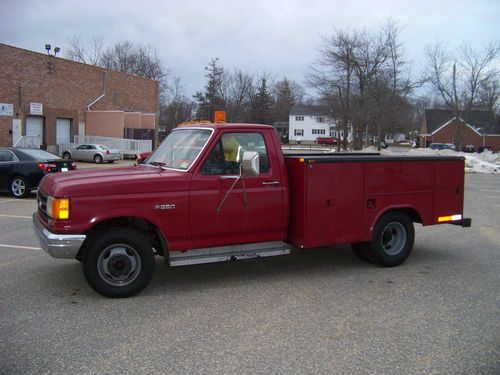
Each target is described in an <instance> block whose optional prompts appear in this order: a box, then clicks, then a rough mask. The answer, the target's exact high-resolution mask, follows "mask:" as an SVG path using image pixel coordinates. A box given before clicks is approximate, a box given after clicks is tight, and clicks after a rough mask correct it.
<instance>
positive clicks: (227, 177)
mask: <svg viewBox="0 0 500 375" xmlns="http://www.w3.org/2000/svg"><path fill="white" fill-rule="evenodd" d="M239 178H240V176H228V175H225V176H224V175H223V176H220V179H221V180H237V179H239Z"/></svg>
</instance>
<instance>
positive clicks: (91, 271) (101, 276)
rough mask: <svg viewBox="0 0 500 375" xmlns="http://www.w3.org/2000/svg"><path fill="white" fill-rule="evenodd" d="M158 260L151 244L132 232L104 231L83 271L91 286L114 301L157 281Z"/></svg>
mask: <svg viewBox="0 0 500 375" xmlns="http://www.w3.org/2000/svg"><path fill="white" fill-rule="evenodd" d="M154 267H155V258H154V253H153V249H152V248H151V244H150V243H149V241H148V240H147V238H145V237H144V236H143V235H142V234H141V233H139V232H137V231H135V230H130V229H111V230H107V231H104V232H101V233H99V234H97V235H96V236H95V238H94V239H92V240H91V241H90V243H89V244H88V246H87V250H86V252H85V254H84V256H83V272H84V274H85V278H86V279H87V282H88V283H89V284H90V286H91V287H92V288H93V289H94V290H95V291H96V292H97V293H99V294H102V295H103V296H106V297H111V298H123V297H131V296H133V295H135V294H137V293H139V292H140V291H141V290H143V289H144V288H145V287H146V286H147V285H148V284H149V283H150V281H151V279H152V278H153V273H154Z"/></svg>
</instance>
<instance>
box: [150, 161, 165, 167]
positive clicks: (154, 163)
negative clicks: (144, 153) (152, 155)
mask: <svg viewBox="0 0 500 375" xmlns="http://www.w3.org/2000/svg"><path fill="white" fill-rule="evenodd" d="M147 164H151V165H155V166H157V167H163V166H165V165H167V164H166V163H164V162H162V161H149V162H148V163H147Z"/></svg>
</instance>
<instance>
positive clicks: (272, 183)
mask: <svg viewBox="0 0 500 375" xmlns="http://www.w3.org/2000/svg"><path fill="white" fill-rule="evenodd" d="M279 184H280V182H279V181H264V182H263V183H262V185H279Z"/></svg>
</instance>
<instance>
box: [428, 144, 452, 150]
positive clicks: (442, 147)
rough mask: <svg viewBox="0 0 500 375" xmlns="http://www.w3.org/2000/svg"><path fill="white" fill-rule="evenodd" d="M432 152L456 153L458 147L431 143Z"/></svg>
mask: <svg viewBox="0 0 500 375" xmlns="http://www.w3.org/2000/svg"><path fill="white" fill-rule="evenodd" d="M429 148H430V149H431V150H453V151H456V147H455V145H454V144H453V143H431V144H430V145H429Z"/></svg>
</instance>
